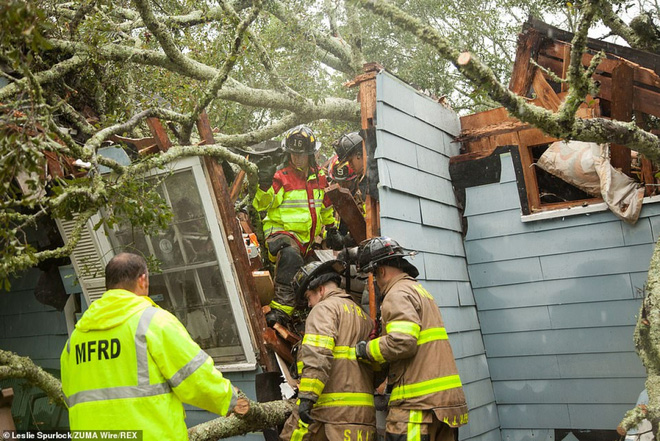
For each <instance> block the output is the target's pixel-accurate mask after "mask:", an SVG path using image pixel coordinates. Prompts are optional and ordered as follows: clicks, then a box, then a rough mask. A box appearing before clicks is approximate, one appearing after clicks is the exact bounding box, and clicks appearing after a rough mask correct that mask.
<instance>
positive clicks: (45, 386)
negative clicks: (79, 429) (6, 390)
mask: <svg viewBox="0 0 660 441" xmlns="http://www.w3.org/2000/svg"><path fill="white" fill-rule="evenodd" d="M0 366H1V367H2V369H0V380H3V379H6V378H23V379H25V380H27V382H28V383H30V384H31V385H33V386H36V387H38V388H39V389H41V390H43V391H44V392H45V393H46V395H48V397H49V398H50V399H51V400H52V401H53V403H55V404H57V405H58V406H60V407H64V408H65V409H66V405H65V404H64V394H63V393H62V384H61V383H60V381H59V380H58V379H57V378H55V377H53V376H52V375H51V374H49V373H48V372H46V371H44V370H43V369H41V368H40V367H39V366H37V365H36V364H34V362H33V361H32V360H30V358H29V357H21V356H19V355H16V354H15V353H13V352H9V351H5V350H2V349H0Z"/></svg>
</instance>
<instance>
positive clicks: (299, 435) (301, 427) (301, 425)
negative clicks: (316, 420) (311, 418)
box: [291, 419, 309, 441]
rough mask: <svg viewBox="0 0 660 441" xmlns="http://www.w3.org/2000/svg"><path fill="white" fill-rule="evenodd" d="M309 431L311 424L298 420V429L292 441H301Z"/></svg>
mask: <svg viewBox="0 0 660 441" xmlns="http://www.w3.org/2000/svg"><path fill="white" fill-rule="evenodd" d="M308 431H309V424H307V423H306V422H304V421H303V420H300V419H299V420H298V428H297V429H296V430H294V431H293V433H292V434H291V441H301V440H302V439H303V436H305V434H306V433H307V432H308Z"/></svg>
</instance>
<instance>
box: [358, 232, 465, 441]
mask: <svg viewBox="0 0 660 441" xmlns="http://www.w3.org/2000/svg"><path fill="white" fill-rule="evenodd" d="M410 254H411V253H406V252H404V250H403V248H402V247H401V246H400V245H399V244H398V243H397V242H396V241H394V240H392V239H390V238H389V237H376V238H373V239H369V240H367V241H365V242H363V243H362V244H360V247H359V249H358V257H357V259H358V262H357V263H358V271H360V272H366V273H369V272H372V273H374V278H375V279H376V283H377V285H378V288H380V292H381V295H382V296H383V303H382V306H381V314H382V315H381V318H382V325H383V326H382V330H383V331H384V332H383V334H382V335H381V336H380V337H378V338H376V339H373V340H371V341H369V342H368V343H367V342H366V341H361V342H359V343H358V344H357V345H356V347H355V352H356V355H357V357H358V358H359V359H367V360H371V361H375V362H378V363H389V373H388V377H387V383H388V387H392V395H391V396H390V403H389V411H388V413H387V419H386V425H385V432H386V433H385V440H386V441H399V440H402V439H406V440H408V441H425V440H427V441H454V440H455V439H458V437H457V432H458V429H457V428H458V427H459V426H462V425H464V424H467V422H468V410H467V403H466V401H465V395H464V393H463V385H462V383H461V379H460V377H459V375H458V370H457V368H456V362H455V361H454V354H453V352H452V349H451V346H450V345H449V340H448V338H447V331H446V330H445V327H444V324H443V321H442V316H441V314H440V309H439V308H438V305H437V304H436V303H435V300H434V298H433V296H432V295H431V294H430V293H429V292H428V291H427V290H426V289H425V288H424V287H423V286H422V284H421V283H419V282H418V281H417V280H415V277H417V275H418V274H419V272H418V271H417V268H415V267H414V266H413V265H412V264H410V263H409V262H408V261H407V260H405V259H404V256H406V255H410Z"/></svg>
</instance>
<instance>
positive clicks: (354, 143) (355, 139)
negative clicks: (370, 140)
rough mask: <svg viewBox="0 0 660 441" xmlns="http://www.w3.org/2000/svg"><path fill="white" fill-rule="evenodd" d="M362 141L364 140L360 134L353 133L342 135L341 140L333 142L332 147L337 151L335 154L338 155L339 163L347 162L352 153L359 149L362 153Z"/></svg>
mask: <svg viewBox="0 0 660 441" xmlns="http://www.w3.org/2000/svg"><path fill="white" fill-rule="evenodd" d="M362 141H363V139H362V137H361V136H360V134H359V133H358V132H351V133H347V134H345V135H342V136H341V138H339V139H338V140H336V141H335V142H333V143H332V147H333V148H334V149H335V153H337V159H338V160H339V162H344V161H346V160H347V159H348V157H349V156H351V154H352V153H354V152H356V151H357V149H358V147H359V148H360V153H361V152H362Z"/></svg>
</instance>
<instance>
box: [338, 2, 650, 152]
mask: <svg viewBox="0 0 660 441" xmlns="http://www.w3.org/2000/svg"><path fill="white" fill-rule="evenodd" d="M350 1H353V2H356V3H359V4H360V5H361V6H362V7H363V8H365V9H369V10H371V11H373V12H374V13H376V14H378V15H380V16H383V17H385V18H387V19H388V20H390V21H391V22H392V23H394V24H395V25H396V26H398V27H400V28H401V29H403V30H405V31H408V32H411V33H413V34H414V35H416V36H417V37H418V38H419V39H420V40H422V41H424V42H425V43H427V44H430V45H431V46H432V47H433V48H435V50H436V51H437V52H438V54H440V56H442V57H443V58H445V59H447V60H449V61H450V62H451V63H452V64H454V66H456V68H457V69H458V71H459V72H460V73H461V74H462V75H463V76H465V77H466V78H467V79H468V80H469V81H470V83H471V84H472V85H473V87H475V88H478V89H481V90H484V89H485V90H487V91H488V95H489V96H490V97H491V98H492V99H493V100H494V101H496V102H498V103H500V104H501V105H502V106H504V108H506V109H507V110H508V111H509V113H510V114H511V115H512V116H514V117H516V118H518V119H519V120H520V121H523V122H527V123H530V124H532V125H533V126H535V127H537V128H539V129H540V130H542V131H543V132H545V133H547V134H548V135H550V136H553V137H555V138H560V139H575V140H579V141H589V142H597V143H610V142H611V143H615V144H620V145H625V146H627V147H629V148H631V149H633V150H636V151H638V152H640V153H643V154H644V155H646V156H647V157H648V158H649V159H651V160H652V161H654V162H658V163H660V139H659V138H658V137H657V136H655V135H653V134H651V133H649V132H646V131H644V130H642V129H640V128H639V127H637V126H636V125H635V124H634V123H626V122H621V121H613V120H607V119H604V118H592V119H579V118H578V119H575V121H574V123H573V124H572V125H571V127H568V128H567V127H566V125H565V123H564V121H562V120H560V118H559V117H558V115H557V114H553V113H552V112H550V111H549V110H547V109H544V108H542V107H539V106H535V105H533V104H529V103H528V102H527V101H526V100H525V99H524V98H522V97H520V96H518V95H516V94H514V93H513V92H511V91H510V90H509V89H508V88H507V87H505V86H504V85H503V84H501V83H500V82H499V81H498V80H497V77H496V76H495V74H494V73H493V71H492V70H491V69H490V68H489V67H488V66H486V65H484V64H483V63H481V62H480V61H479V60H478V59H477V58H476V57H475V56H474V55H472V54H470V53H467V52H466V53H463V54H459V52H458V51H457V50H456V49H454V48H453V46H452V45H451V44H450V42H449V41H448V40H447V39H445V38H444V37H442V36H441V35H440V34H439V33H438V32H437V31H436V30H435V29H433V28H432V27H430V26H426V25H423V24H422V23H421V22H420V21H419V20H418V19H416V18H414V17H411V16H410V15H408V14H406V13H405V12H403V11H401V10H400V9H398V8H396V7H395V6H392V5H391V4H389V3H386V2H384V1H382V0H350ZM459 57H460V59H459Z"/></svg>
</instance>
